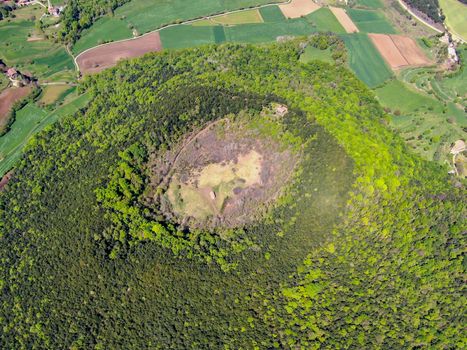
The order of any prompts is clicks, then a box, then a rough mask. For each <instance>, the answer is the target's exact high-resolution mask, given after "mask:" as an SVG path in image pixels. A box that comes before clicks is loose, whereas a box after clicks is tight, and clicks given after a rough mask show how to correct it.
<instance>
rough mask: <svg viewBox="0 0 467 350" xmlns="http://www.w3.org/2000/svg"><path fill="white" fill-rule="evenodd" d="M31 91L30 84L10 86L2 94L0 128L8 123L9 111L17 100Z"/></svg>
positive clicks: (0, 100) (0, 95)
mask: <svg viewBox="0 0 467 350" xmlns="http://www.w3.org/2000/svg"><path fill="white" fill-rule="evenodd" d="M30 92H31V87H30V86H25V87H20V88H14V87H12V88H9V89H6V90H4V91H3V92H2V93H1V94H0V129H2V128H3V127H4V126H5V125H6V124H7V121H8V119H7V117H8V112H10V109H11V107H12V106H13V105H14V103H15V102H17V101H19V100H21V99H22V98H24V97H26V96H27V95H28V94H29V93H30Z"/></svg>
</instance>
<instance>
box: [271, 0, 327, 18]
mask: <svg viewBox="0 0 467 350" xmlns="http://www.w3.org/2000/svg"><path fill="white" fill-rule="evenodd" d="M279 8H280V9H281V11H282V13H283V14H284V16H285V17H287V18H300V17H302V16H306V15H309V14H310V13H312V12H314V11H316V10H319V9H320V8H321V6H320V5H318V4H316V3H315V2H314V1H312V0H292V1H291V2H290V4H285V5H279Z"/></svg>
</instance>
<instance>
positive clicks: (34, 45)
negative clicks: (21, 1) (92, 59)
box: [0, 17, 74, 78]
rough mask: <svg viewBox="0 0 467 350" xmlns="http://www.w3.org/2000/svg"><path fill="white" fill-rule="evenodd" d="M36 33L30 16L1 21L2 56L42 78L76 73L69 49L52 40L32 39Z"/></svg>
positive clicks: (0, 43) (0, 40)
mask: <svg viewBox="0 0 467 350" xmlns="http://www.w3.org/2000/svg"><path fill="white" fill-rule="evenodd" d="M34 32H35V25H34V21H33V20H30V19H21V17H17V18H14V19H13V20H11V21H10V22H8V21H0V59H3V60H4V61H5V62H6V63H7V64H9V65H14V66H15V67H17V68H19V69H20V70H24V71H29V72H31V73H32V74H33V75H34V76H36V77H38V78H49V77H51V76H53V75H54V74H56V73H58V72H62V71H68V72H73V71H74V65H73V60H72V58H71V57H70V56H69V55H68V54H67V52H66V50H65V48H64V47H62V46H60V45H58V44H54V43H52V42H51V41H48V40H35V41H28V38H29V37H30V36H31V35H34Z"/></svg>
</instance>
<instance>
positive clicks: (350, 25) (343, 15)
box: [329, 6, 358, 33]
mask: <svg viewBox="0 0 467 350" xmlns="http://www.w3.org/2000/svg"><path fill="white" fill-rule="evenodd" d="M329 8H330V10H331V11H332V13H333V14H334V16H336V18H337V20H338V21H339V23H340V24H341V25H342V27H344V29H345V31H346V32H347V33H358V28H357V26H356V25H355V23H354V22H353V21H352V19H351V18H350V17H349V15H348V14H347V12H345V10H344V9H342V8H340V7H333V6H330V7H329Z"/></svg>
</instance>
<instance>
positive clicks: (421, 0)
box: [404, 0, 445, 23]
mask: <svg viewBox="0 0 467 350" xmlns="http://www.w3.org/2000/svg"><path fill="white" fill-rule="evenodd" d="M404 1H405V2H406V3H407V4H408V5H409V6H412V7H414V8H416V9H417V10H419V11H420V12H423V13H424V14H425V15H427V16H428V17H429V18H431V19H432V20H433V21H435V22H436V23H442V22H443V21H444V19H445V16H444V15H443V14H442V11H441V7H440V6H439V2H438V0H404Z"/></svg>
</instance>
